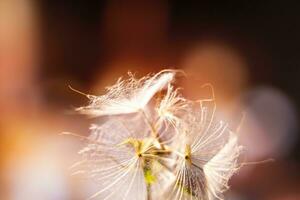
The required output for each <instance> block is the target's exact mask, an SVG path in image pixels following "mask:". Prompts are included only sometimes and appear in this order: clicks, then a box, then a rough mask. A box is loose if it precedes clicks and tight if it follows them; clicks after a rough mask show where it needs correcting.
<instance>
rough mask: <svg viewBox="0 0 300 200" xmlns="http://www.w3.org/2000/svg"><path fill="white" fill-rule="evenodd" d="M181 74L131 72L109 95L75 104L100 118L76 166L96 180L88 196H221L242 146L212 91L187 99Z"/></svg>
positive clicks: (182, 199)
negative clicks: (220, 116) (179, 85)
mask: <svg viewBox="0 0 300 200" xmlns="http://www.w3.org/2000/svg"><path fill="white" fill-rule="evenodd" d="M176 74H178V72H176V71H174V70H164V71H161V72H159V73H157V74H154V75H148V76H146V77H143V78H141V79H136V78H135V77H134V75H132V74H129V78H128V79H126V80H124V79H119V80H118V81H117V83H116V84H115V85H113V86H111V87H108V88H107V93H106V94H104V95H102V96H93V95H87V97H88V98H89V100H90V102H89V104H88V105H87V106H84V107H80V108H78V109H77V110H78V111H79V112H81V113H83V114H86V115H88V116H93V117H96V118H101V120H99V121H101V123H100V122H99V123H97V124H93V125H91V128H90V131H91V133H90V135H89V136H88V137H86V138H85V141H86V145H85V147H84V148H83V149H82V150H81V151H80V152H79V153H80V154H81V155H82V160H81V161H80V162H78V163H76V164H75V165H74V169H76V171H77V173H84V174H85V175H86V176H88V177H89V178H91V179H92V180H94V181H95V182H96V183H97V184H98V186H99V190H98V191H97V192H96V193H95V194H93V195H92V196H91V197H90V198H91V199H92V198H95V199H104V200H108V199H110V200H119V199H123V200H160V199H166V200H193V199H195V200H212V199H222V193H223V192H224V191H225V190H227V189H228V180H229V178H230V177H231V176H232V175H233V174H234V173H235V172H236V170H237V169H238V167H239V164H238V156H239V153H240V151H241V146H239V145H238V143H237V136H236V134H235V133H233V132H232V131H231V130H230V129H229V128H228V125H227V124H226V123H225V122H223V121H220V120H217V119H216V117H215V111H216V105H215V101H214V96H213V97H212V98H210V99H204V100H199V101H190V100H188V99H185V98H184V97H183V96H181V94H180V90H178V89H176V88H175V86H174V85H173V84H174V81H175V77H176Z"/></svg>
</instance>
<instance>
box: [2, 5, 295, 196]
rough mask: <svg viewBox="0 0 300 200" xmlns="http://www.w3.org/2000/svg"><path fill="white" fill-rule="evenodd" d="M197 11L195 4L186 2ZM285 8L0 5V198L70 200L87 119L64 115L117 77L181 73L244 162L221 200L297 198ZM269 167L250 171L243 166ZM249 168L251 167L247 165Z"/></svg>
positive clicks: (289, 11) (291, 20) (77, 185)
mask: <svg viewBox="0 0 300 200" xmlns="http://www.w3.org/2000/svg"><path fill="white" fill-rule="evenodd" d="M196 2H197V3H196ZM299 10H300V5H299V3H298V2H297V1H294V2H293V1H289V2H288V1H264V2H256V3H255V2H250V1H249V2H246V1H245V2H242V1H231V2H230V1H223V3H213V2H210V1H195V2H192V1H171V0H169V1H167V0H160V1H149V0H123V1H121V0H109V1H104V0H103V1H102V0H101V1H100V0H99V1H84V0H78V1H71V0H65V1H63V0H61V1H55V0H26V1H24V0H0V113H1V114H0V199H1V200H2V199H3V200H21V199H22V200H27V199H28V200H35V199H43V200H44V199H45V200H81V199H85V198H86V197H88V196H89V195H91V194H93V193H94V192H95V191H96V190H97V187H96V186H95V185H94V184H93V183H91V182H89V181H87V180H84V179H83V178H82V177H76V176H71V172H70V170H69V167H70V166H71V165H72V164H73V163H74V162H75V161H76V160H77V159H78V158H77V157H78V155H77V151H78V150H79V149H80V147H81V145H82V142H81V141H80V140H79V139H77V138H73V137H68V136H63V135H60V133H61V132H64V131H69V132H73V133H76V134H80V135H87V134H88V128H89V123H91V121H92V120H91V119H87V118H85V117H83V116H79V115H77V114H76V113H74V111H73V108H74V107H77V106H80V105H82V104H84V103H86V102H87V99H86V98H85V97H84V96H82V95H79V94H77V93H75V92H73V91H71V90H70V89H69V88H68V85H71V86H72V87H74V88H76V89H78V90H80V91H83V92H86V93H91V94H98V95H100V94H102V93H103V91H104V87H105V86H108V85H111V84H113V83H114V82H115V81H116V79H117V78H118V77H119V76H122V75H126V73H127V72H128V71H132V72H135V73H136V74H137V76H142V75H145V74H147V73H149V72H157V71H159V70H161V69H165V68H175V69H182V70H184V71H185V72H186V75H187V77H183V76H181V77H178V78H179V80H178V86H180V87H182V88H184V90H183V91H184V94H185V95H186V97H188V98H191V99H199V98H210V97H211V95H212V91H211V90H210V89H209V88H208V87H202V86H203V85H204V84H206V83H210V84H212V85H213V86H214V93H215V97H216V102H217V108H218V113H217V115H218V117H220V118H222V119H224V120H225V121H227V122H228V123H229V125H230V127H231V128H232V129H233V130H237V131H238V134H239V135H240V141H241V143H242V145H243V146H244V147H245V150H244V152H243V157H242V159H241V161H242V162H245V163H248V164H246V165H245V166H244V167H243V168H242V169H241V170H240V172H239V173H238V174H237V175H236V176H234V178H233V179H232V181H231V182H230V185H231V189H230V191H228V192H227V193H226V197H227V199H232V200H296V199H300V153H299V152H300V130H299V111H300V92H299V91H300V81H299V75H300V59H299V58H300V49H299V47H300V37H299V36H300V25H299V21H300V15H299ZM268 159H273V161H272V162H263V163H260V164H257V163H256V164H255V163H252V162H259V161H266V160H268ZM251 163H252V164H251Z"/></svg>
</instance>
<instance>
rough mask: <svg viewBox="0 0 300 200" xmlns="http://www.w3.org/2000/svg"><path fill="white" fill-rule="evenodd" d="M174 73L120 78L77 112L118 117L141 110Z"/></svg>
mask: <svg viewBox="0 0 300 200" xmlns="http://www.w3.org/2000/svg"><path fill="white" fill-rule="evenodd" d="M174 75H175V73H174V72H173V71H172V70H165V71H162V72H160V73H158V74H155V75H154V76H146V77H143V78H141V79H136V78H135V77H134V76H133V75H132V74H131V73H129V77H130V78H129V79H128V80H122V79H121V78H120V79H119V80H118V81H117V83H116V84H115V85H113V86H111V87H107V88H106V89H107V93H106V94H104V95H102V96H93V95H89V96H88V97H89V99H90V100H91V102H90V104H89V105H88V106H85V107H80V108H78V109H77V110H78V111H80V112H81V113H84V114H88V115H91V116H96V117H97V116H103V115H118V114H129V113H135V112H138V111H139V110H141V109H142V110H143V109H144V108H145V106H146V105H147V104H148V102H149V101H150V100H151V98H152V97H153V96H154V95H155V94H156V93H157V92H158V91H160V90H162V89H163V88H165V87H166V86H167V85H168V83H170V82H172V80H173V78H174Z"/></svg>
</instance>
